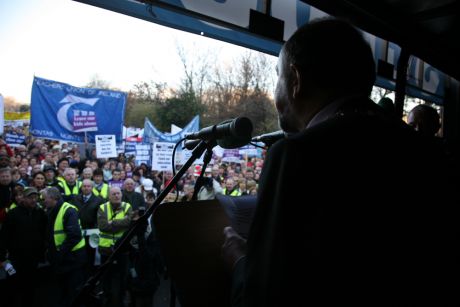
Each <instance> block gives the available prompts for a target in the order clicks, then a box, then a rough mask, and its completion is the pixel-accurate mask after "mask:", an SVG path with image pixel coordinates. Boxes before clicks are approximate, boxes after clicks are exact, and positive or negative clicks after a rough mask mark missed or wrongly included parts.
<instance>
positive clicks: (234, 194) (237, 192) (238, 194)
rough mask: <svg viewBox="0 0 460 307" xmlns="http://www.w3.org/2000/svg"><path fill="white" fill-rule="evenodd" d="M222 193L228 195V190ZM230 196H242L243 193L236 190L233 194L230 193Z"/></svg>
mask: <svg viewBox="0 0 460 307" xmlns="http://www.w3.org/2000/svg"><path fill="white" fill-rule="evenodd" d="M222 193H223V194H224V195H227V188H225V189H223V191H222ZM230 196H241V191H240V190H238V189H235V190H233V191H232V193H230Z"/></svg>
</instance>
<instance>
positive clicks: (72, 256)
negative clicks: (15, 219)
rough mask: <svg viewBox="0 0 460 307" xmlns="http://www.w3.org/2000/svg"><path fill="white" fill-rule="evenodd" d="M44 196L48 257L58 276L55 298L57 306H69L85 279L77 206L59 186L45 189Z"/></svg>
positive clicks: (83, 244) (85, 257) (85, 260)
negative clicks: (64, 199)
mask: <svg viewBox="0 0 460 307" xmlns="http://www.w3.org/2000/svg"><path fill="white" fill-rule="evenodd" d="M42 196H43V199H44V204H45V206H46V208H47V209H48V228H47V229H48V237H47V242H48V260H49V262H50V264H51V266H52V268H53V272H54V277H55V279H56V291H55V294H56V297H55V298H56V300H57V304H58V306H70V304H71V303H72V301H73V300H74V299H75V297H76V295H77V293H78V290H79V288H80V286H81V285H82V284H83V282H84V270H83V269H84V267H85V266H86V263H87V256H86V250H85V240H84V238H83V236H82V230H81V226H80V221H79V218H78V210H77V208H76V207H75V206H73V205H71V204H69V203H67V202H64V201H63V200H62V196H61V193H60V191H59V189H58V188H56V187H48V188H46V189H44V190H43V192H42Z"/></svg>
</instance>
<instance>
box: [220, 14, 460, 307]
mask: <svg viewBox="0 0 460 307" xmlns="http://www.w3.org/2000/svg"><path fill="white" fill-rule="evenodd" d="M277 72H278V82H277V86H276V92H275V103H276V107H277V110H278V115H279V123H280V126H281V128H282V129H283V130H284V132H286V133H287V134H288V135H290V136H289V137H287V138H285V139H282V140H280V141H278V142H276V143H275V144H274V145H273V146H272V147H271V148H270V150H269V152H268V155H267V159H266V163H265V165H264V169H263V172H262V176H261V180H260V189H259V194H258V200H257V211H256V214H255V217H254V220H253V223H252V228H251V232H250V234H249V238H248V241H247V244H246V242H245V241H244V240H243V239H242V238H241V237H239V236H238V234H236V232H235V231H234V230H233V229H232V228H229V227H227V228H225V229H224V234H225V237H226V240H225V242H224V246H223V256H224V260H226V262H227V263H228V266H229V268H230V269H232V270H233V289H232V305H233V306H245V307H249V306H251V307H254V306H263V307H271V306H273V307H275V306H307V305H308V306H310V305H311V306H316V305H319V304H321V305H325V306H329V305H357V304H363V305H364V304H366V305H376V304H382V305H388V304H400V305H403V304H417V303H423V304H427V302H429V303H428V304H430V303H431V304H430V305H439V303H451V302H453V303H455V302H457V303H458V298H456V300H457V301H452V299H453V295H454V294H455V293H456V292H455V291H457V289H459V287H458V280H459V279H458V276H460V275H459V271H458V261H457V259H458V258H456V257H457V256H458V254H457V251H456V248H457V247H458V246H459V244H458V242H457V241H456V238H455V237H456V235H457V234H458V231H457V227H454V226H455V225H456V222H455V219H456V218H457V217H458V216H459V215H458V213H457V212H454V209H453V208H454V206H452V203H449V202H448V199H449V198H448V197H449V195H450V194H449V193H448V184H447V183H449V182H448V180H447V179H448V178H447V177H446V173H444V172H443V170H444V168H443V167H444V161H445V160H444V157H443V156H442V154H441V152H440V151H438V149H437V148H435V147H434V146H432V144H431V143H432V140H431V139H423V138H422V137H420V136H418V135H416V134H415V133H414V132H413V131H412V130H411V128H410V127H409V126H407V125H406V124H405V123H403V122H402V121H401V120H399V119H396V118H389V117H387V116H386V115H385V114H384V113H382V111H381V110H380V109H379V108H378V106H376V105H375V104H374V103H373V102H372V101H371V100H370V99H369V98H368V97H369V96H370V93H371V90H372V86H373V84H374V81H375V77H376V76H375V62H374V59H373V55H372V52H371V49H370V47H369V45H368V44H367V42H366V41H365V40H364V39H363V37H362V35H361V33H360V32H359V31H358V30H356V29H355V28H354V27H352V26H351V25H350V24H349V23H347V22H345V21H340V20H336V19H323V20H319V21H314V22H312V23H310V24H308V25H304V26H302V27H301V28H299V29H298V30H297V31H296V32H295V33H294V34H293V36H292V37H291V38H290V39H289V40H288V41H287V42H286V43H285V45H284V46H283V48H282V50H281V52H280V55H279V59H278V65H277ZM427 180H429V185H421V184H423V183H425V182H427ZM457 207H458V205H457ZM454 280H455V282H454Z"/></svg>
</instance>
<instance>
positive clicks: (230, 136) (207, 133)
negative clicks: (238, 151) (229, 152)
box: [185, 117, 252, 149]
mask: <svg viewBox="0 0 460 307" xmlns="http://www.w3.org/2000/svg"><path fill="white" fill-rule="evenodd" d="M251 135H252V122H251V120H250V119H249V118H247V117H237V118H235V119H229V120H226V121H223V122H222V123H220V124H217V125H213V126H209V127H206V128H203V129H201V130H200V131H198V132H193V133H190V134H188V135H187V136H186V137H185V139H186V140H205V141H208V140H213V139H214V140H216V141H217V144H218V145H219V146H221V147H222V148H230V149H231V148H238V147H241V146H244V145H246V144H248V143H249V142H250V141H251Z"/></svg>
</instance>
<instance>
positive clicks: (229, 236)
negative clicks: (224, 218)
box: [222, 227, 246, 270]
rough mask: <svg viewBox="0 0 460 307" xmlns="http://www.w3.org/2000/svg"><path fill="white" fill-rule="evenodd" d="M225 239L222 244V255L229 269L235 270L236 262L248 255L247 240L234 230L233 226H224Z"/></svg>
mask: <svg viewBox="0 0 460 307" xmlns="http://www.w3.org/2000/svg"><path fill="white" fill-rule="evenodd" d="M224 235H225V241H224V245H222V257H223V258H224V262H225V264H226V266H227V267H228V269H229V270H233V267H234V266H235V264H236V263H237V262H238V260H240V259H241V258H243V257H244V256H246V240H245V239H243V238H242V237H241V236H240V235H238V234H237V233H236V231H235V230H233V228H232V227H225V228H224Z"/></svg>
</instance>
